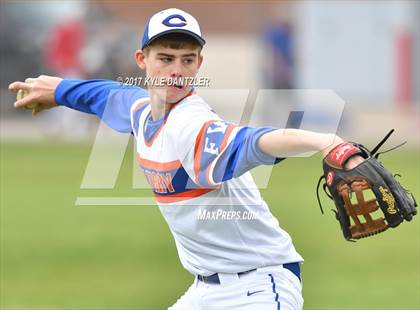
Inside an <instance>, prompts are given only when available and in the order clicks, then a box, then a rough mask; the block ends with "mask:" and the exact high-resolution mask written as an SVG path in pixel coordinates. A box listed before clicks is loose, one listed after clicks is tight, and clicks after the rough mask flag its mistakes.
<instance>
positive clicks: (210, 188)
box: [130, 94, 303, 275]
mask: <svg viewBox="0 0 420 310" xmlns="http://www.w3.org/2000/svg"><path fill="white" fill-rule="evenodd" d="M130 118H131V126H132V131H133V133H134V136H135V138H136V143H137V159H138V163H139V165H140V167H141V168H142V169H143V170H144V173H145V175H146V178H147V180H148V182H149V183H150V185H151V186H152V188H153V191H154V194H155V198H156V201H157V204H158V206H159V208H160V211H161V213H162V215H163V216H164V218H165V220H166V222H167V223H168V225H169V228H170V230H171V232H172V235H173V236H174V239H175V242H176V246H177V249H178V254H179V257H180V260H181V263H182V265H183V266H184V267H185V268H186V269H187V270H188V271H189V272H191V273H192V274H194V275H211V274H214V273H216V272H222V273H238V272H243V271H246V270H250V269H254V268H258V267H264V266H273V265H280V264H284V263H290V262H302V261H303V258H302V257H301V256H300V255H299V254H298V253H297V252H296V250H295V248H294V246H293V244H292V240H291V238H290V236H289V235H288V234H287V232H285V231H284V230H283V229H281V228H280V227H279V223H278V221H277V219H276V218H275V217H274V216H273V215H272V214H271V212H270V211H269V209H268V207H267V204H266V203H265V201H264V200H263V199H262V197H261V195H260V192H259V190H258V189H257V186H256V184H255V182H254V180H253V178H252V176H251V174H250V173H249V172H248V170H249V169H251V168H253V167H255V166H257V165H259V164H273V163H274V161H275V159H274V158H271V157H269V156H267V155H266V154H264V153H262V151H260V150H259V149H258V148H257V147H256V143H255V142H256V140H257V139H258V137H259V136H260V135H261V134H263V133H264V132H267V131H270V130H272V129H269V128H259V129H256V128H250V127H239V126H236V125H234V124H231V123H229V122H226V121H223V120H222V119H220V117H218V116H217V114H215V112H213V111H212V110H211V108H210V107H209V106H208V105H207V103H206V102H204V100H203V99H202V98H201V97H200V96H198V95H196V94H192V95H190V96H188V97H186V98H184V99H183V100H182V101H181V102H179V103H177V104H176V105H175V106H174V107H173V108H172V109H171V110H170V111H169V112H168V113H166V115H165V117H164V118H162V119H161V120H158V121H153V120H152V119H151V107H150V104H149V101H148V98H142V99H139V100H137V101H136V102H135V104H133V105H132V108H131V112H130Z"/></svg>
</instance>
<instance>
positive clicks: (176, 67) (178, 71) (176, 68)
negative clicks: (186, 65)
mask: <svg viewBox="0 0 420 310" xmlns="http://www.w3.org/2000/svg"><path fill="white" fill-rule="evenodd" d="M171 77H174V78H176V77H182V62H181V60H180V59H176V60H175V61H174V62H173V64H172V68H171Z"/></svg>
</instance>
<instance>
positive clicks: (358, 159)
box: [344, 155, 365, 170]
mask: <svg viewBox="0 0 420 310" xmlns="http://www.w3.org/2000/svg"><path fill="white" fill-rule="evenodd" d="M364 160H365V159H364V158H363V157H362V156H360V155H356V156H353V157H351V158H350V159H349V160H348V161H347V163H346V164H345V165H344V168H345V169H346V170H350V169H353V168H355V167H356V166H358V165H360V164H361V163H362V162H363V161H364Z"/></svg>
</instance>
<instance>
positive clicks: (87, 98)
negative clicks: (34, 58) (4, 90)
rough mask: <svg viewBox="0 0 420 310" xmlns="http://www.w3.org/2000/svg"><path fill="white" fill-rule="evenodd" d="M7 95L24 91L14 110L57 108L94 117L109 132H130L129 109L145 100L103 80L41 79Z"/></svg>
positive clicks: (134, 90)
mask: <svg viewBox="0 0 420 310" xmlns="http://www.w3.org/2000/svg"><path fill="white" fill-rule="evenodd" d="M9 89H10V90H11V91H17V90H18V89H24V90H26V91H28V92H29V95H28V96H26V97H24V98H23V99H21V100H18V101H16V102H15V107H16V108H22V107H28V106H30V105H32V104H34V103H37V106H36V107H35V108H34V109H33V115H36V114H37V113H39V112H40V111H42V110H45V109H49V108H52V107H56V106H59V105H63V106H67V107H69V108H71V109H74V110H77V111H81V112H85V113H90V114H95V115H97V116H98V117H100V118H101V119H102V120H103V121H104V122H105V123H106V124H108V125H109V126H110V127H111V128H113V129H115V130H117V131H120V132H130V131H131V123H130V108H131V106H132V104H133V103H134V102H135V101H136V100H138V99H140V98H144V97H147V96H148V94H147V92H146V90H144V89H142V88H140V87H133V86H125V85H121V84H120V83H117V82H114V81H107V80H63V79H61V78H58V77H51V76H45V75H41V76H40V77H38V78H36V79H26V80H25V82H14V83H12V84H10V86H9Z"/></svg>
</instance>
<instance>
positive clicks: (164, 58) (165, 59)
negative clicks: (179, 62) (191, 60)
mask: <svg viewBox="0 0 420 310" xmlns="http://www.w3.org/2000/svg"><path fill="white" fill-rule="evenodd" d="M159 59H160V61H162V62H164V63H170V62H171V61H172V58H170V57H161V58H159Z"/></svg>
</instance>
